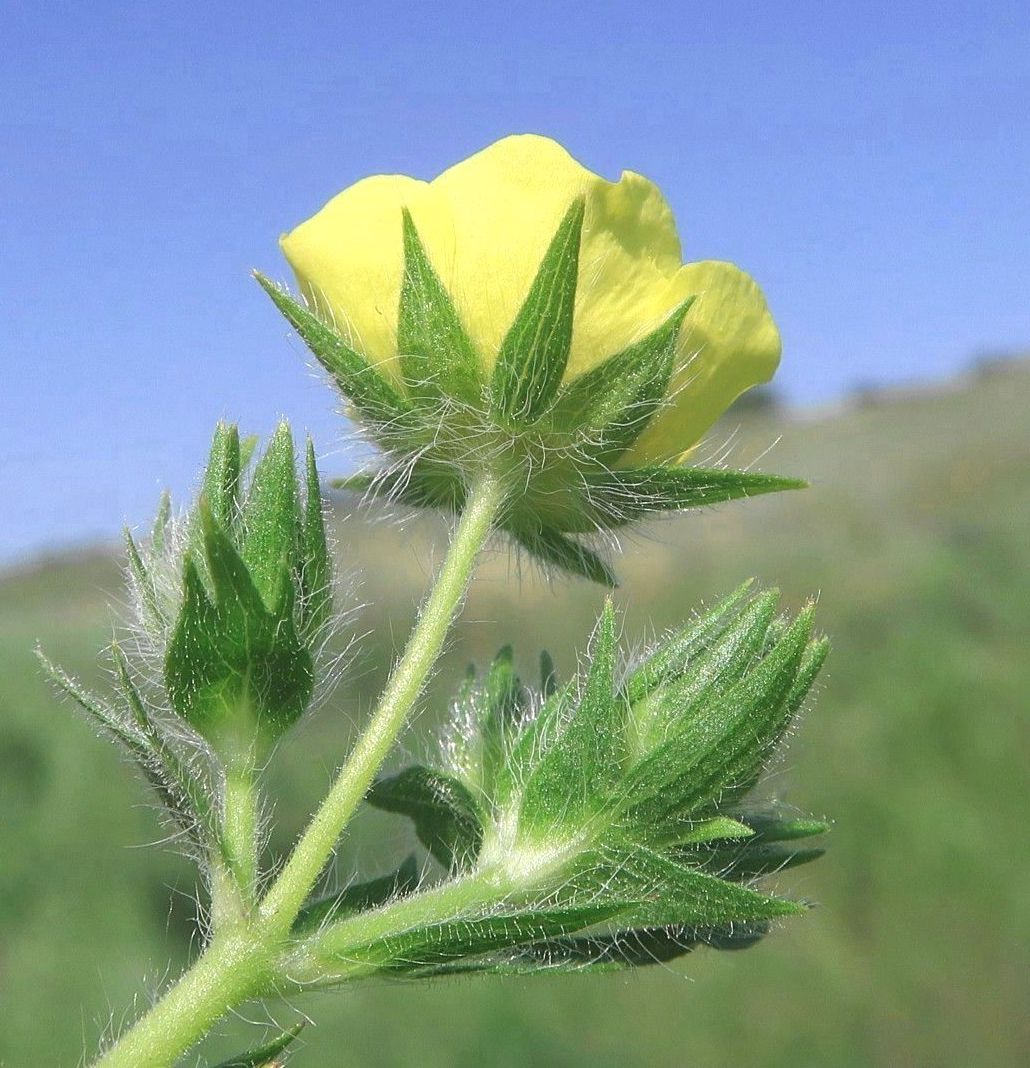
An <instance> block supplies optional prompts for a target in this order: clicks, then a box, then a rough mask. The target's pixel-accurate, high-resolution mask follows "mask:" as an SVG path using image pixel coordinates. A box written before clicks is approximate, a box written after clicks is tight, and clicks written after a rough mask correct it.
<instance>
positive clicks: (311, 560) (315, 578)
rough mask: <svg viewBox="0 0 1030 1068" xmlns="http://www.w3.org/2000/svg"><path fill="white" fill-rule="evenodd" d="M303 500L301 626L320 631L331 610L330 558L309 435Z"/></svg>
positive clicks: (320, 492)
mask: <svg viewBox="0 0 1030 1068" xmlns="http://www.w3.org/2000/svg"><path fill="white" fill-rule="evenodd" d="M304 474H305V500H304V514H303V517H302V520H301V530H300V559H301V564H300V576H299V577H300V582H301V587H302V601H301V603H302V608H303V617H302V629H303V630H304V631H305V632H308V633H311V632H314V631H317V630H319V628H321V627H322V626H323V624H324V623H325V622H326V620H328V618H329V616H330V615H331V613H332V607H333V597H332V560H331V558H330V556H329V544H328V541H327V539H326V533H325V515H324V513H323V511H322V487H321V485H320V484H319V479H318V466H317V464H316V462H315V446H314V443H313V442H312V440H311V439H310V438H308V443H307V449H306V451H305V456H304Z"/></svg>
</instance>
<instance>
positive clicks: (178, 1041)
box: [96, 936, 268, 1068]
mask: <svg viewBox="0 0 1030 1068" xmlns="http://www.w3.org/2000/svg"><path fill="white" fill-rule="evenodd" d="M267 988H268V962H267V954H266V953H265V952H262V951H261V948H260V947H259V946H256V945H255V943H254V942H253V941H250V940H248V939H246V938H244V937H241V936H235V937H227V938H224V939H221V940H216V941H215V942H213V943H212V944H211V945H210V946H208V948H207V949H206V950H205V951H204V954H203V956H201V957H200V959H199V960H198V961H197V962H196V963H195V964H194V965H193V967H192V968H190V970H189V971H188V972H186V974H185V975H183V976H182V978H181V979H180V980H179V981H178V982H177V983H176V984H175V986H173V987H172V988H171V990H169V991H168V993H167V994H166V995H165V996H164V997H163V998H162V999H161V1000H160V1001H159V1002H158V1003H157V1004H156V1005H155V1006H154V1007H153V1008H152V1009H151V1010H150V1012H148V1013H147V1014H146V1015H145V1016H144V1017H142V1018H141V1019H140V1020H139V1021H138V1022H137V1023H136V1024H135V1025H134V1026H133V1027H132V1028H131V1029H130V1030H129V1031H127V1032H126V1033H125V1034H124V1035H123V1036H122V1037H121V1038H120V1039H119V1040H118V1042H117V1043H116V1044H115V1045H114V1046H112V1047H111V1049H109V1050H108V1051H107V1052H106V1053H105V1054H103V1055H102V1056H101V1057H100V1059H99V1060H98V1061H97V1062H96V1068H170V1066H171V1065H173V1064H174V1063H175V1062H176V1060H178V1058H179V1057H180V1056H182V1054H183V1053H184V1052H185V1051H186V1050H188V1049H189V1048H190V1047H191V1046H193V1045H194V1044H195V1043H196V1042H198V1041H199V1040H200V1039H201V1038H203V1037H204V1035H205V1034H206V1033H207V1031H208V1030H209V1029H210V1028H211V1027H212V1025H214V1024H215V1023H216V1022H217V1021H218V1020H219V1019H220V1018H221V1017H222V1016H224V1015H225V1014H226V1013H227V1012H228V1011H229V1010H230V1009H232V1008H234V1007H235V1006H237V1005H240V1004H242V1003H243V1002H244V1001H247V1000H249V999H250V998H253V997H257V996H258V995H260V994H261V993H263V992H264V991H265V990H266V989H267Z"/></svg>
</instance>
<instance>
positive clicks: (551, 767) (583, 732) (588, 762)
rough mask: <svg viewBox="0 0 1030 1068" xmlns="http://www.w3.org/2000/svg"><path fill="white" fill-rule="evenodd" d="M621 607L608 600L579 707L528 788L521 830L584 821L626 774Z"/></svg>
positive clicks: (537, 832)
mask: <svg viewBox="0 0 1030 1068" xmlns="http://www.w3.org/2000/svg"><path fill="white" fill-rule="evenodd" d="M615 652H616V641H615V608H614V606H613V605H612V602H611V600H610V599H608V600H607V601H606V602H605V606H604V610H603V612H602V615H601V619H600V621H599V622H598V625H597V629H596V630H595V632H594V639H593V642H592V643H591V649H590V668H589V671H588V673H587V677H586V681H585V683H584V685H583V692H582V694H581V695H580V698H579V702H578V704H577V706H576V710H575V712H574V714H573V715H572V717H571V719H570V720H569V721H568V723H567V724H566V725H565V726H564V729H563V730H562V732H561V735H560V736H559V738H558V739H557V741H556V742H555V743H554V744H553V745H552V746H551V747H550V748H549V749H548V750H547V752H546V753H545V754H544V756H543V758H542V759H541V760H540V762H539V763H538V764H537V766H536V768H535V769H534V771H533V773H532V775H531V776H530V778H529V781H528V782H527V783H526V787H525V789H524V790H523V793H522V806H521V811H520V814H519V831H520V835H523V836H528V837H530V838H532V839H537V838H540V837H541V836H543V837H546V836H548V835H550V834H552V833H553V832H554V831H555V829H556V828H561V827H573V828H575V827H579V826H580V825H581V824H583V823H584V822H585V821H587V820H589V819H590V818H591V817H594V816H596V815H597V814H598V813H599V812H600V811H601V810H602V809H603V808H604V806H605V805H606V804H607V803H608V801H609V794H610V792H611V790H612V788H613V787H614V786H615V784H616V783H617V782H618V779H619V777H620V774H621V770H622V768H621V762H622V757H623V746H624V736H623V728H624V724H625V712H626V706H625V702H624V700H623V699H622V697H620V696H618V695H617V694H616V693H615Z"/></svg>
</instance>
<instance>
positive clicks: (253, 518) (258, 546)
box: [212, 423, 300, 609]
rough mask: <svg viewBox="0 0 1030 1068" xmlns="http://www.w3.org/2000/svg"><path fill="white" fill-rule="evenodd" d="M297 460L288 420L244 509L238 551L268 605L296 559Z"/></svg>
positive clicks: (262, 462) (277, 597)
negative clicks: (240, 543)
mask: <svg viewBox="0 0 1030 1068" xmlns="http://www.w3.org/2000/svg"><path fill="white" fill-rule="evenodd" d="M295 462H296V457H295V455H294V451H293V435H292V434H291V433H290V428H289V426H287V424H286V423H280V424H279V426H278V427H277V428H276V431H275V434H273V435H272V440H271V441H270V442H269V443H268V447H267V448H266V449H265V454H264V456H262V457H261V459H260V461H259V462H258V465H257V468H256V469H255V471H254V477H253V479H252V480H251V484H250V491H249V493H248V494H247V501H246V504H245V505H244V507H243V516H242V520H243V538H242V546H241V554H240V555H241V556H242V558H243V561H244V563H245V564H246V567H247V569H248V570H249V572H250V576H251V578H252V579H253V582H254V585H255V586H256V587H257V589H258V592H259V593H260V594H261V598H262V600H263V601H264V602H265V605H266V606H267V607H268V608H269V609H274V608H275V607H276V606H277V605H278V603H279V601H280V599H281V598H282V595H283V587H284V585H285V584H286V583H289V582H290V581H291V576H290V574H289V570H290V568H291V566H292V563H293V561H294V560H295V559H296V557H297V542H298V539H299V536H300V516H299V503H298V494H297V472H296V468H295V466H294V465H295ZM212 513H213V515H214V518H215V519H216V520H218V519H219V517H218V513H217V512H215V511H214V509H212ZM219 522H221V525H222V526H223V527H225V529H226V530H229V529H231V528H230V527H228V526H226V525H225V523H224V522H222V521H221V520H219Z"/></svg>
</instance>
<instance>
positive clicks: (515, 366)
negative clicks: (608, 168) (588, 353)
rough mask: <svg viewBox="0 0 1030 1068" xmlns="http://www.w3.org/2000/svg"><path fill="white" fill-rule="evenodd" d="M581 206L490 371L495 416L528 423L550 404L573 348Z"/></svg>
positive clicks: (568, 218) (562, 230)
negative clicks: (492, 371)
mask: <svg viewBox="0 0 1030 1068" xmlns="http://www.w3.org/2000/svg"><path fill="white" fill-rule="evenodd" d="M583 211H584V200H583V198H582V197H577V198H576V199H575V200H574V201H573V202H572V205H571V206H570V207H569V209H568V211H567V212H566V214H565V217H564V218H563V219H562V221H561V223H560V225H559V226H558V230H557V232H556V233H555V235H554V238H553V239H552V241H551V244H550V247H549V248H548V249H547V252H546V253H545V254H544V258H543V260H542V261H541V263H540V268H539V270H538V271H537V275H536V278H535V279H534V280H533V284H532V285H531V286H530V289H529V293H528V295H527V296H526V300H525V303H524V304H523V305H522V308H521V309H520V310H519V313H518V314H517V315H516V316H515V321H514V323H513V324H512V326H511V329H510V330H509V331H508V334H507V336H506V337H505V339H504V341H503V342H501V347H500V350H499V352H498V354H497V362H496V364H495V365H494V373H493V380H492V382H491V387H490V389H491V395H492V397H493V406H494V411H495V412H496V413H497V414H498V415H500V416H501V417H503V418H505V419H509V420H511V421H513V422H519V423H529V422H532V421H533V420H535V419H536V418H538V417H539V416H540V414H541V413H542V412H543V411H544V409H546V408H547V407H548V405H549V404H550V403H551V401H552V400H553V399H554V396H555V393H556V392H557V389H558V385H559V383H560V382H561V380H562V376H563V375H564V374H565V367H566V365H567V363H568V360H569V350H570V347H571V345H572V318H573V310H574V307H575V303H576V284H577V278H578V274H579V245H580V236H581V233H582V229H583Z"/></svg>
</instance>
